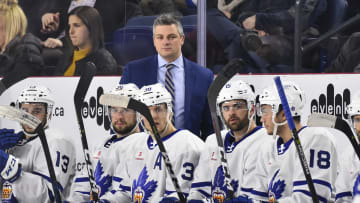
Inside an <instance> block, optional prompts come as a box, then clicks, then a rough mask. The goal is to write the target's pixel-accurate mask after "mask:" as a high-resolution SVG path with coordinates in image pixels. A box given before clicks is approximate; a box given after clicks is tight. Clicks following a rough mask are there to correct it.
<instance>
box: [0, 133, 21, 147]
mask: <svg viewBox="0 0 360 203" xmlns="http://www.w3.org/2000/svg"><path fill="white" fill-rule="evenodd" d="M24 137H25V135H24V133H23V132H19V133H15V131H14V130H13V129H6V128H3V129H0V149H2V150H6V149H10V148H11V147H13V146H15V145H16V143H17V142H18V141H19V140H21V139H22V138H24Z"/></svg>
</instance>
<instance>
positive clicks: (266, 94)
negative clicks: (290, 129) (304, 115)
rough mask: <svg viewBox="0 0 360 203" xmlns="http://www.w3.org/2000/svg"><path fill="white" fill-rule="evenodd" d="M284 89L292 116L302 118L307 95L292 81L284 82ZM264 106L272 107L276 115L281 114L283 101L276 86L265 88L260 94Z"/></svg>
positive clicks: (261, 103)
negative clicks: (280, 108) (280, 109)
mask: <svg viewBox="0 0 360 203" xmlns="http://www.w3.org/2000/svg"><path fill="white" fill-rule="evenodd" d="M283 87H284V92H285V95H286V98H287V101H288V103H289V108H290V111H291V115H292V116H293V117H295V116H300V115H301V111H302V109H303V108H304V105H305V93H304V92H303V91H302V90H301V89H300V87H299V86H298V85H297V84H295V83H293V82H290V81H284V82H283ZM264 104H267V105H270V106H271V109H272V112H273V113H275V114H276V113H278V112H279V107H280V104H281V100H280V97H279V94H278V91H277V89H276V86H275V84H274V85H272V86H270V87H267V88H265V89H264V90H263V92H262V93H261V94H260V105H264Z"/></svg>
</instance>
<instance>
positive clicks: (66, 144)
mask: <svg viewBox="0 0 360 203" xmlns="http://www.w3.org/2000/svg"><path fill="white" fill-rule="evenodd" d="M45 134H46V138H47V142H48V145H49V150H50V154H51V159H52V163H53V166H54V170H55V175H56V180H57V182H58V183H59V184H60V193H61V195H62V199H63V200H65V199H67V198H68V196H69V195H70V186H71V184H72V182H73V177H74V174H75V149H74V146H73V145H72V143H71V142H70V141H69V140H68V139H67V138H66V137H65V136H63V134H62V133H60V132H58V131H54V130H53V129H50V130H48V129H47V130H45ZM8 153H9V154H12V155H14V156H15V157H16V158H18V159H19V161H20V163H21V166H22V171H21V174H20V177H19V178H18V179H17V180H16V181H15V182H13V183H9V182H5V183H4V185H3V190H6V194H9V192H10V191H11V192H12V195H13V196H14V197H15V198H16V200H17V202H29V203H33V202H51V201H53V200H54V193H53V187H52V184H51V183H50V176H49V170H48V166H47V162H46V158H45V155H44V152H43V148H42V145H41V142H40V138H39V137H33V138H31V139H29V140H28V141H26V142H25V143H23V144H22V145H17V146H15V147H13V148H11V149H9V151H8ZM5 196H7V197H4V196H3V201H5V200H6V199H8V198H9V199H8V200H9V201H8V202H12V201H14V200H13V199H11V200H10V198H11V197H10V196H8V195H5ZM15 202H16V201H15Z"/></svg>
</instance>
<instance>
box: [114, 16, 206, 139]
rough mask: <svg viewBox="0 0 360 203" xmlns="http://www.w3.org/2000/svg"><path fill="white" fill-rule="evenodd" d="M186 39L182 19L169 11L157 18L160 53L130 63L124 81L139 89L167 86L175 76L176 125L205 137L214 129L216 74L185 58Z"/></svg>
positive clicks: (155, 26)
mask: <svg viewBox="0 0 360 203" xmlns="http://www.w3.org/2000/svg"><path fill="white" fill-rule="evenodd" d="M184 40H185V36H184V31H183V27H182V25H181V23H180V21H179V20H177V19H175V18H174V17H173V16H172V15H169V14H164V15H160V16H159V17H157V18H156V19H155V21H154V24H153V41H154V46H155V48H156V51H157V52H158V54H157V55H155V56H150V57H146V58H143V59H139V60H136V61H132V62H130V63H128V64H127V65H126V67H125V70H124V73H123V75H122V77H121V80H120V83H121V84H126V83H130V82H132V83H135V84H136V85H137V86H138V87H139V88H141V87H143V86H144V85H151V84H155V83H158V82H159V83H161V84H163V85H164V86H166V83H168V84H169V80H168V79H169V78H170V77H171V78H172V79H171V80H172V82H171V83H172V84H173V85H172V86H173V88H172V89H173V92H174V96H173V98H174V106H175V108H174V112H175V118H174V119H175V126H176V128H182V129H188V130H190V131H191V132H193V133H194V134H196V135H198V136H201V138H202V139H205V138H206V137H207V136H208V135H209V134H211V133H212V132H213V127H212V124H211V117H210V110H209V106H208V102H207V91H208V88H209V86H210V84H211V83H212V81H213V74H212V72H211V71H210V70H208V69H207V68H204V67H201V66H199V65H198V64H196V63H193V62H191V61H189V60H188V59H186V58H185V57H183V55H182V53H181V47H182V45H183V44H184ZM165 80H167V82H165ZM168 87H169V86H168Z"/></svg>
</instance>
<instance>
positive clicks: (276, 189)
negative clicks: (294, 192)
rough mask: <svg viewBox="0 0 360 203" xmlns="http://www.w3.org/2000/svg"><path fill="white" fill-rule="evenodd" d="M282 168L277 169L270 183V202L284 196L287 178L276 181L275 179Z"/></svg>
mask: <svg viewBox="0 0 360 203" xmlns="http://www.w3.org/2000/svg"><path fill="white" fill-rule="evenodd" d="M279 171H280V169H279V170H277V171H276V173H275V175H274V177H273V178H272V179H271V181H270V184H269V191H268V193H269V202H270V203H273V202H275V201H276V200H278V199H280V198H281V197H282V193H283V192H284V190H285V186H286V184H285V180H278V181H276V182H275V183H274V180H275V178H276V176H277V174H278V173H279Z"/></svg>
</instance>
